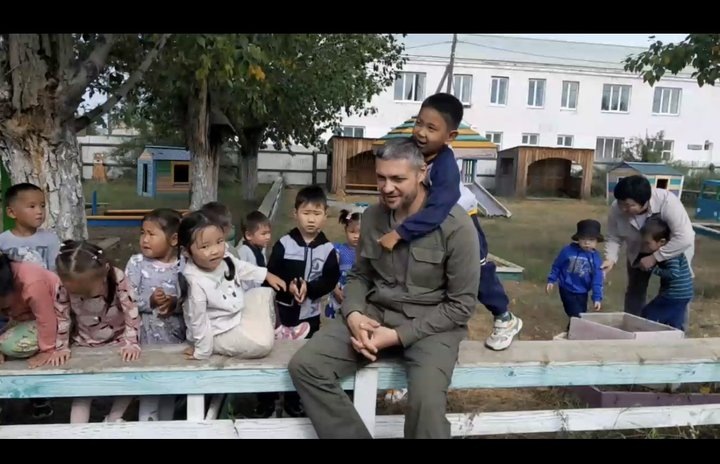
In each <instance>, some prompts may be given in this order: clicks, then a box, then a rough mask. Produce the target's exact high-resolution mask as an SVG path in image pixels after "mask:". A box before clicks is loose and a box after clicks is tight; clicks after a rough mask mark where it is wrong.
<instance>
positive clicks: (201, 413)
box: [187, 395, 205, 422]
mask: <svg viewBox="0 0 720 464" xmlns="http://www.w3.org/2000/svg"><path fill="white" fill-rule="evenodd" d="M204 417H205V395H188V396H187V420H189V421H193V422H197V421H201V420H203V418H204Z"/></svg>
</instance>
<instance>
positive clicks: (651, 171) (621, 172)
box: [606, 161, 685, 203]
mask: <svg viewBox="0 0 720 464" xmlns="http://www.w3.org/2000/svg"><path fill="white" fill-rule="evenodd" d="M635 175H641V176H643V177H645V178H646V179H647V180H648V181H650V185H651V186H652V187H654V188H659V189H665V190H669V191H670V192H672V193H674V194H675V195H677V196H678V198H680V197H681V195H682V188H683V182H684V179H685V176H684V175H683V173H681V172H680V171H678V170H677V169H675V168H673V167H672V166H669V165H667V164H665V163H640V162H637V163H636V162H630V161H623V162H622V163H620V164H618V165H616V166H614V167H612V168H610V169H608V171H607V175H606V178H607V194H606V197H607V201H608V203H610V202H612V201H613V200H614V199H615V197H614V195H613V192H614V191H615V186H616V185H617V183H618V181H619V180H620V179H622V178H623V177H628V176H635Z"/></svg>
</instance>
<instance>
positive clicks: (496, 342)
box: [485, 313, 523, 351]
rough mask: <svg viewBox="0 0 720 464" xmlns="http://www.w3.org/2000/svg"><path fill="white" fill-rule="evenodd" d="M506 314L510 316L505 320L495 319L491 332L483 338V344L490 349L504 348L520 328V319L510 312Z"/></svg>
mask: <svg viewBox="0 0 720 464" xmlns="http://www.w3.org/2000/svg"><path fill="white" fill-rule="evenodd" d="M508 314H509V315H510V316H509V318H508V319H507V320H502V319H495V324H494V326H493V332H492V334H490V336H489V337H488V338H487V340H485V346H487V347H488V348H490V349H491V350H495V351H501V350H504V349H506V348H507V347H509V346H510V345H511V344H512V342H513V338H515V335H517V334H518V333H520V330H522V326H523V323H522V319H520V318H519V317H517V316H515V315H514V314H512V313H508Z"/></svg>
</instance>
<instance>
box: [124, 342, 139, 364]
mask: <svg viewBox="0 0 720 464" xmlns="http://www.w3.org/2000/svg"><path fill="white" fill-rule="evenodd" d="M120 356H122V360H123V361H125V362H129V361H135V360H137V359H138V358H139V357H140V347H139V346H137V345H127V346H123V347H122V348H120Z"/></svg>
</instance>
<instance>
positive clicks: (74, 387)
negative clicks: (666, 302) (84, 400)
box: [0, 338, 720, 398]
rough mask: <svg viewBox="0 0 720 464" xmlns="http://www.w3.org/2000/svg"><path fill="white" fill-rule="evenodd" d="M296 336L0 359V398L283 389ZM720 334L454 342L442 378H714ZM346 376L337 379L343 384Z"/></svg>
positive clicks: (461, 382)
mask: <svg viewBox="0 0 720 464" xmlns="http://www.w3.org/2000/svg"><path fill="white" fill-rule="evenodd" d="M301 344H302V342H280V343H277V345H276V347H275V349H274V350H273V352H272V353H271V354H270V355H269V356H268V357H267V358H264V359H259V360H240V359H233V358H227V357H222V356H213V357H212V358H211V359H209V360H207V361H187V360H185V359H184V358H183V356H182V355H181V353H180V351H181V350H182V348H183V347H182V346H166V347H148V348H146V349H145V350H144V351H143V354H142V356H141V358H140V360H138V361H137V362H134V363H124V362H123V361H122V360H121V359H120V356H119V350H107V349H105V348H103V349H97V350H88V349H84V350H81V349H78V350H75V351H74V357H73V358H72V359H71V360H70V361H69V363H68V364H67V365H66V366H62V367H60V368H53V367H44V368H40V369H35V370H29V369H27V368H26V365H25V363H24V362H22V361H12V362H7V363H5V364H4V365H2V366H0V398H25V397H75V396H117V395H149V394H187V395H200V394H217V393H253V392H263V391H291V390H293V385H292V382H291V380H290V377H289V375H288V373H287V370H286V366H287V363H288V361H289V359H290V358H291V356H292V354H293V353H294V352H295V351H296V350H297V349H298V348H299V346H300V345H301ZM719 357H720V339H717V338H706V339H685V340H674V341H667V342H665V343H663V344H662V345H658V344H657V343H654V342H643V341H637V340H596V341H565V342H562V343H560V342H554V341H528V342H523V341H519V342H516V343H515V344H513V346H511V347H510V348H509V349H508V350H506V351H502V352H494V351H491V350H488V349H487V348H485V347H484V346H483V344H482V342H474V341H466V342H464V343H463V344H462V346H461V349H460V358H459V363H458V366H457V367H456V369H455V374H454V376H453V382H452V387H453V388H456V389H461V388H505V387H528V386H530V387H532V386H538V387H540V386H568V385H613V384H637V383H678V382H682V383H685V382H718V381H720V363H719V362H718V359H719ZM370 368H371V369H377V373H378V388H380V389H387V388H400V387H403V386H405V375H404V369H403V368H402V366H401V365H400V364H399V363H397V362H396V361H393V360H388V361H383V362H378V363H375V364H373V365H372V366H371V367H370ZM353 385H354V381H353V379H352V378H348V379H346V380H345V381H344V382H343V387H344V388H347V389H352V388H353Z"/></svg>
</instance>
